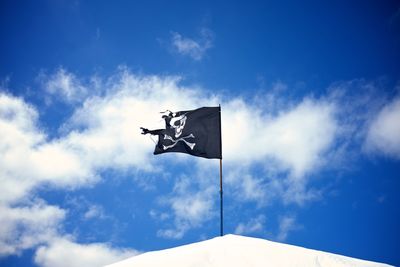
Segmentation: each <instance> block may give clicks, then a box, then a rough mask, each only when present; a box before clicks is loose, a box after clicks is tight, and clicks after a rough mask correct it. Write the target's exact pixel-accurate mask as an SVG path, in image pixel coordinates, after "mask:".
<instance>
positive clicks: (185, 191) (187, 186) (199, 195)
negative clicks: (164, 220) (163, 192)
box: [157, 177, 214, 239]
mask: <svg viewBox="0 0 400 267" xmlns="http://www.w3.org/2000/svg"><path fill="white" fill-rule="evenodd" d="M200 179H201V178H200ZM205 185H206V184H203V185H199V188H196V189H194V188H192V187H193V182H191V181H190V179H189V178H187V177H185V178H182V179H180V180H178V181H177V182H176V184H175V187H174V192H173V193H172V196H168V197H166V198H163V199H162V202H163V205H168V206H169V208H170V209H171V210H172V212H173V218H174V223H173V227H172V228H169V229H161V230H159V231H158V233H157V234H158V236H161V237H164V238H172V239H179V238H182V237H183V235H184V234H185V233H186V232H187V231H188V230H189V229H191V228H195V227H199V226H201V225H202V223H204V222H205V221H208V220H210V219H211V218H213V217H214V214H213V213H214V211H213V203H214V201H213V196H212V193H213V191H214V190H213V188H212V187H211V186H208V187H203V186H205Z"/></svg>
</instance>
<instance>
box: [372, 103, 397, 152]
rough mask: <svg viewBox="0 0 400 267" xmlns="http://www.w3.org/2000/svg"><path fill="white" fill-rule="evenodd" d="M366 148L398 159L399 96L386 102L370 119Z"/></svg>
mask: <svg viewBox="0 0 400 267" xmlns="http://www.w3.org/2000/svg"><path fill="white" fill-rule="evenodd" d="M366 149H367V151H369V152H377V153H382V154H384V155H387V156H391V157H394V158H396V159H400V98H395V99H393V100H392V101H391V102H390V103H387V104H386V105H385V106H384V107H383V108H382V109H381V110H380V112H379V113H378V114H377V115H376V117H375V118H374V119H373V120H372V122H371V124H370V125H369V128H368V133H367V138H366Z"/></svg>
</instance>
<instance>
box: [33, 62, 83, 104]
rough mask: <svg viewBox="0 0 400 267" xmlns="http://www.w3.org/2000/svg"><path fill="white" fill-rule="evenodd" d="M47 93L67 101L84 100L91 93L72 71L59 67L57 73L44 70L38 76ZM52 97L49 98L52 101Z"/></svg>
mask: <svg viewBox="0 0 400 267" xmlns="http://www.w3.org/2000/svg"><path fill="white" fill-rule="evenodd" d="M38 80H39V82H41V83H42V84H43V87H44V90H45V92H46V93H47V94H49V95H52V96H56V97H57V98H61V99H62V100H64V101H65V102H68V103H75V102H80V101H83V100H84V99H85V98H86V96H87V95H88V94H89V92H88V88H87V87H86V86H84V85H83V84H82V82H81V81H80V80H79V79H78V78H77V77H76V76H75V75H74V74H72V73H70V72H67V71H66V70H65V69H64V68H62V67H61V68H59V69H58V70H57V71H56V72H55V73H53V74H51V75H47V74H45V73H44V72H42V73H41V74H40V75H39V76H38ZM50 99H51V98H47V100H48V101H50Z"/></svg>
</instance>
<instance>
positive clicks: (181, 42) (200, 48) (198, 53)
mask: <svg viewBox="0 0 400 267" xmlns="http://www.w3.org/2000/svg"><path fill="white" fill-rule="evenodd" d="M213 39H214V38H213V33H212V32H211V31H210V30H209V29H205V28H203V29H202V30H201V32H200V38H199V39H197V40H193V39H190V38H187V37H183V36H182V35H181V34H179V33H176V32H173V33H172V38H171V42H172V46H173V48H174V49H175V50H176V51H177V52H178V53H179V54H182V55H185V56H190V57H191V58H193V59H194V60H197V61H199V60H201V59H202V58H203V57H204V55H205V53H206V51H207V50H208V49H210V48H211V47H212V46H213Z"/></svg>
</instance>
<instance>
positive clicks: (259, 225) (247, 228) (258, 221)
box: [235, 215, 265, 235]
mask: <svg viewBox="0 0 400 267" xmlns="http://www.w3.org/2000/svg"><path fill="white" fill-rule="evenodd" d="M264 224H265V216H264V215H259V216H258V217H256V218H252V219H250V220H249V221H248V222H247V223H239V224H238V225H237V226H236V228H235V234H237V235H243V234H252V233H259V232H262V231H263V230H264Z"/></svg>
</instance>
